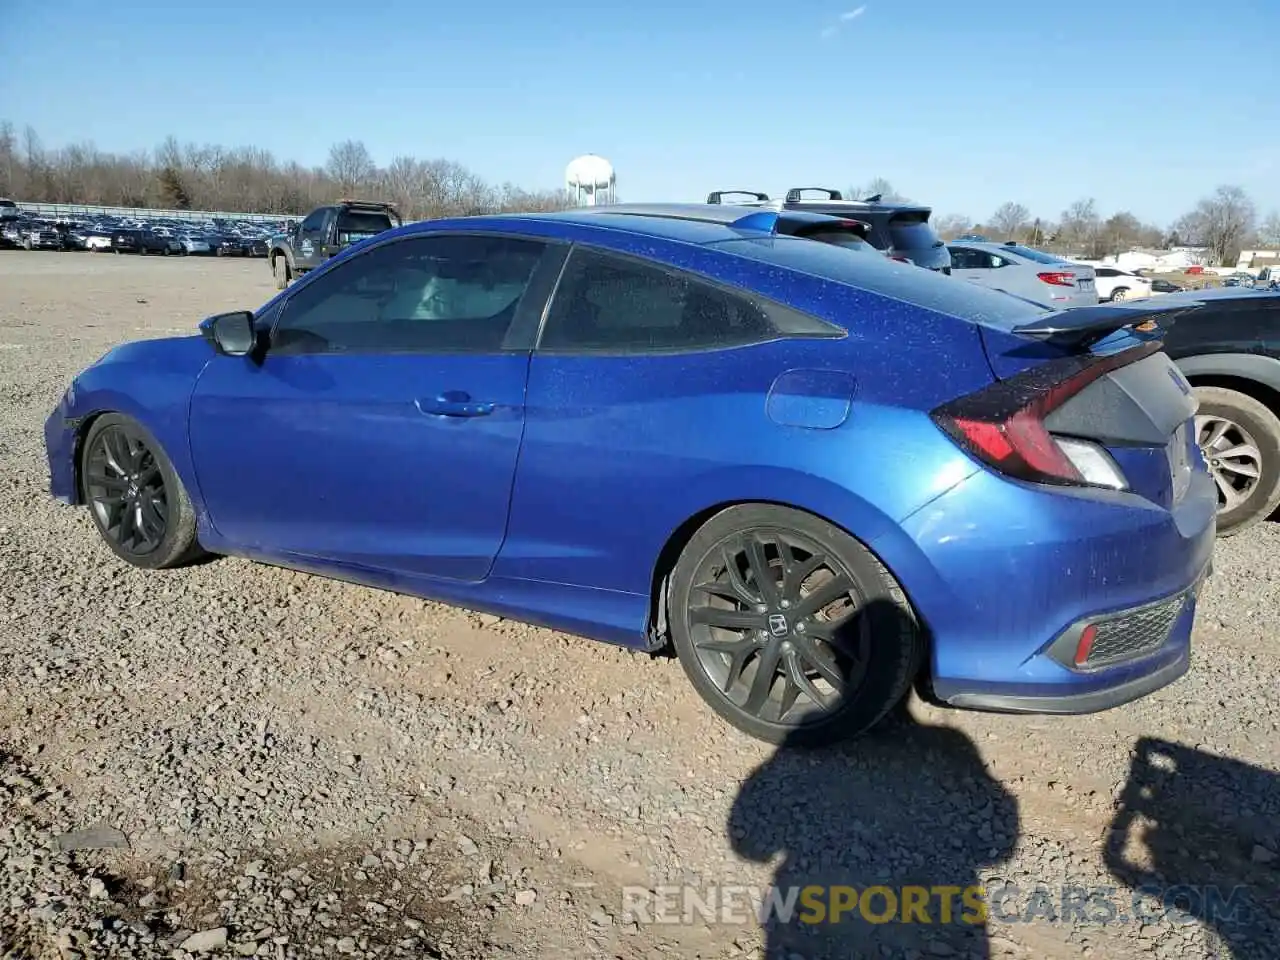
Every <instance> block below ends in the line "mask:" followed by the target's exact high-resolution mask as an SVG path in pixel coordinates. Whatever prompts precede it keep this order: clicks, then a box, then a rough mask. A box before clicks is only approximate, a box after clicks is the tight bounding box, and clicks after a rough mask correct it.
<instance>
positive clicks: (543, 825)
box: [0, 251, 1280, 960]
mask: <svg viewBox="0 0 1280 960" xmlns="http://www.w3.org/2000/svg"><path fill="white" fill-rule="evenodd" d="M270 293H271V289H270V280H269V276H268V272H267V269H266V267H265V265H264V264H263V263H261V262H260V261H250V262H238V261H235V262H226V261H222V260H196V259H194V258H193V259H184V260H176V261H175V260H172V259H169V260H140V259H138V258H125V257H106V256H97V255H90V254H52V253H50V254H44V253H30V254H28V253H22V252H14V251H3V252H0V494H3V496H0V957H10V956H12V957H28V956H29V957H84V958H97V957H122V958H135V957H136V958H142V957H166V958H168V957H180V958H186V957H234V956H262V957H277V958H280V957H298V958H304V957H315V956H325V957H328V956H353V957H367V956H370V957H371V956H388V957H390V956H406V957H433V956H438V957H455V958H473V957H474V958H481V957H502V956H510V957H529V958H532V957H544V956H546V957H584V958H586V957H623V958H628V960H630V958H636V960H639V958H649V957H654V956H689V957H693V956H697V957H703V958H719V957H751V956H761V955H765V953H766V951H767V955H768V956H769V957H776V958H790V957H795V956H799V957H807V958H810V960H816V958H824V957H833V958H837V957H838V958H845V957H858V956H873V957H874V956H886V957H889V956H892V957H931V956H938V957H948V956H949V957H960V956H977V957H986V956H1010V957H1026V958H1036V960H1046V958H1059V957H1061V958H1066V957H1080V956H1093V957H1098V958H1128V957H1139V956H1150V955H1153V954H1154V955H1155V956H1159V957H1168V958H1175V957H1176V958H1195V960H1200V958H1205V957H1210V956H1218V957H1235V958H1254V957H1275V956H1280V946H1277V945H1278V944H1280V902H1278V898H1277V889H1278V888H1280V883H1278V882H1277V880H1278V873H1280V866H1278V864H1277V859H1278V858H1277V853H1280V746H1278V743H1280V738H1278V737H1277V733H1278V728H1280V654H1278V653H1277V643H1278V642H1280V552H1278V551H1277V548H1278V547H1280V525H1276V524H1269V525H1264V526H1263V527H1262V528H1259V529H1256V530H1254V531H1250V532H1248V533H1246V534H1244V535H1241V536H1239V537H1235V538H1232V539H1230V540H1227V541H1223V542H1222V543H1221V545H1220V548H1219V551H1218V556H1217V560H1216V564H1217V571H1216V575H1215V577H1214V578H1213V580H1212V581H1211V583H1210V585H1209V586H1208V588H1207V590H1206V594H1205V597H1204V600H1203V603H1202V606H1201V613H1200V620H1199V626H1198V628H1197V635H1196V641H1197V645H1196V652H1195V662H1194V666H1193V670H1192V673H1191V674H1190V675H1189V676H1188V677H1186V678H1185V679H1183V680H1181V681H1179V682H1178V683H1177V684H1175V685H1174V686H1172V687H1170V688H1168V689H1167V690H1165V691H1163V692H1161V693H1159V694H1158V695H1156V696H1153V697H1150V698H1148V699H1146V700H1144V701H1141V702H1139V703H1137V704H1133V705H1131V706H1129V707H1125V708H1122V709H1120V710H1115V711H1111V712H1108V713H1104V714H1098V715H1095V716H1090V717H1081V718H1016V717H1000V716H991V715H976V714H961V713H952V712H946V711H940V710H936V709H933V708H931V707H928V706H926V705H924V704H921V703H918V702H912V703H911V704H909V707H908V710H907V711H905V712H904V714H903V716H901V717H899V718H898V719H897V720H896V721H895V722H894V723H893V724H892V725H890V726H889V727H887V728H886V729H884V730H883V731H881V732H880V733H879V734H878V735H877V736H875V737H873V738H871V739H869V740H866V741H863V742H860V743H857V744H854V745H850V746H847V747H845V748H843V749H840V750H835V751H829V752H826V753H822V754H798V755H797V754H792V753H789V752H783V753H779V754H774V753H773V751H771V750H769V749H768V748H766V747H764V746H763V745H761V744H758V743H754V742H752V741H749V740H746V739H744V738H742V737H740V736H738V735H736V734H734V733H733V732H731V731H730V730H728V729H726V728H725V727H724V726H723V725H722V724H721V723H719V722H718V721H717V720H715V719H714V718H713V717H712V716H710V714H709V713H708V711H707V710H705V709H704V708H703V707H702V706H701V704H700V703H699V701H698V700H697V698H696V697H695V695H694V694H693V693H692V692H691V691H690V690H689V689H688V688H687V686H686V683H685V680H684V678H683V675H682V674H681V672H680V670H679V669H678V667H677V666H676V665H675V664H674V663H673V662H671V661H668V660H665V659H661V658H648V657H642V656H636V655H633V654H630V653H627V652H625V651H621V650H617V649H613V648H610V647H607V646H604V645H600V644H593V643H591V642H589V641H585V640H579V639H575V638H570V637H565V636H561V635H557V634H553V633H550V632H548V631H544V630H540V629H536V628H532V627H527V626H523V625H520V624H516V623H512V622H509V621H503V620H498V619H496V618H493V617H479V616H477V615H475V614H470V613H468V612H466V611H461V610H454V609H449V608H445V607H441V606H438V605H434V604H429V603H424V602H421V601H418V600H415V599H412V598H407V597H400V596H396V595H393V594H388V593H381V592H377V591H373V590H367V589H364V588H359V587H354V586H350V585H346V584H341V583H337V582H333V581H326V580H322V579H319V578H315V577H310V576H306V575H303V574H299V573H294V572H291V571H286V570H279V569H274V568H269V567H264V566H259V565H254V564H250V563H247V562H244V561H239V560H232V559H222V560H216V561H213V562H210V563H205V564H201V565H198V566H195V567H192V568H189V569H186V570H182V571H174V572H169V573H160V574H144V573H142V572H140V571H135V570H132V569H129V568H127V567H125V566H123V565H122V564H120V563H119V562H117V561H116V560H115V559H114V558H113V557H112V555H111V554H110V553H109V552H108V551H107V550H106V549H105V547H103V546H101V545H100V544H99V543H98V542H97V541H96V538H95V535H94V534H93V532H92V528H91V524H90V521H89V518H88V517H87V516H86V515H85V514H84V513H83V512H82V511H76V510H71V509H69V508H66V507H62V506H59V505H57V504H55V503H53V502H52V501H50V500H49V498H48V497H47V494H46V476H45V466H44V462H43V445H42V444H43V440H42V433H41V425H42V423H43V420H44V418H45V416H46V415H47V413H48V411H49V409H50V408H51V407H52V405H53V404H54V403H55V401H56V399H57V397H58V395H59V393H60V392H61V391H62V389H63V388H64V387H65V386H66V383H67V382H68V380H69V378H70V377H71V376H72V375H73V374H74V373H75V372H76V371H78V370H79V369H80V368H82V367H83V366H85V365H86V364H87V363H89V362H91V361H92V360H94V359H96V358H97V357H98V356H100V355H101V354H102V353H103V352H104V351H105V349H106V348H107V347H109V346H110V345H112V344H114V343H117V342H119V341H121V340H124V339H132V338H136V337H144V336H163V335H167V334H169V333H171V332H175V331H183V332H185V331H188V330H190V329H191V328H192V326H193V324H194V323H195V322H196V321H197V320H198V319H199V318H200V317H201V316H203V315H205V314H207V313H212V312H216V311H218V310H222V309H233V308H237V307H246V306H247V307H252V306H256V305H257V304H259V303H261V302H263V301H264V300H265V299H266V298H267V297H268V296H269V295H270ZM773 881H776V882H778V883H780V884H785V885H791V884H795V885H799V886H803V885H810V884H824V885H835V886H842V887H843V886H851V887H855V888H858V889H862V888H865V887H867V886H871V885H876V884H883V885H888V886H895V885H902V884H913V883H922V884H925V885H939V884H954V885H957V886H963V885H965V884H967V883H984V884H986V885H987V886H988V888H989V890H990V891H991V893H992V895H994V894H995V893H996V892H998V891H1003V892H1004V893H1006V894H1007V895H1008V897H1007V900H1006V901H1005V902H1004V905H1003V906H1002V907H1001V908H999V909H995V908H993V913H995V914H997V916H995V917H993V919H992V920H991V922H990V923H989V924H987V925H986V928H985V929H982V928H972V927H967V926H964V925H956V924H952V925H947V924H937V923H935V924H930V925H910V926H903V925H897V924H886V925H870V924H867V923H866V922H863V921H861V920H857V919H854V920H850V921H849V922H845V923H842V924H839V925H836V926H834V927H833V926H831V925H826V926H825V927H822V928H819V929H817V930H811V929H799V928H793V927H791V926H787V925H774V924H765V925H764V926H763V928H762V926H761V924H759V923H756V922H750V921H749V920H748V919H747V918H744V917H742V916H740V915H739V914H738V912H737V911H730V912H729V913H722V914H716V913H715V912H714V911H713V912H712V914H710V915H708V914H706V913H703V912H700V911H699V910H693V911H692V914H691V916H690V918H689V922H687V923H668V922H662V920H663V918H662V917H661V916H657V915H655V913H654V912H653V911H652V910H650V911H649V912H648V913H646V911H645V910H644V909H632V910H630V911H629V910H627V909H624V906H625V904H624V902H623V898H622V891H623V888H624V887H635V888H646V887H647V888H650V889H653V888H657V887H662V886H664V885H673V884H694V885H697V886H698V889H699V891H700V892H702V893H703V894H704V896H705V895H706V891H707V888H708V885H713V884H719V885H721V888H723V887H724V885H732V886H740V887H753V888H759V887H762V886H763V885H766V884H768V883H770V882H773ZM1143 884H1155V885H1157V886H1160V887H1168V886H1171V885H1175V884H1191V885H1195V886H1196V887H1197V889H1203V888H1206V887H1208V886H1210V885H1213V886H1216V887H1217V889H1219V890H1220V891H1222V892H1223V893H1224V895H1225V894H1227V893H1229V892H1230V890H1231V889H1232V888H1234V887H1237V886H1239V887H1241V888H1242V889H1241V892H1240V893H1239V895H1238V897H1237V900H1236V901H1235V903H1236V905H1237V906H1241V907H1245V908H1247V910H1242V911H1241V912H1240V913H1238V914H1237V917H1236V922H1227V921H1226V920H1224V919H1222V918H1221V917H1219V918H1217V919H1213V918H1210V919H1208V920H1206V919H1204V918H1203V917H1202V918H1201V919H1199V920H1197V919H1195V918H1194V917H1187V916H1185V915H1184V914H1181V913H1179V912H1178V911H1176V910H1175V911H1163V910H1158V911H1154V912H1152V913H1150V914H1149V915H1147V916H1146V919H1145V920H1137V919H1133V918H1132V917H1128V913H1129V912H1131V911H1132V901H1133V894H1132V890H1133V889H1135V888H1137V887H1139V886H1141V885H1143ZM1074 885H1078V886H1083V887H1086V888H1088V889H1090V890H1094V891H1095V894H1096V888H1099V887H1108V886H1110V887H1116V888H1118V891H1117V893H1116V894H1115V895H1114V897H1112V899H1111V901H1110V902H1111V903H1112V904H1113V905H1119V907H1120V908H1122V909H1123V910H1124V911H1125V912H1126V917H1127V918H1126V919H1125V920H1124V921H1123V922H1121V921H1119V920H1115V921H1113V922H1110V923H1098V922H1090V920H1089V919H1088V918H1089V917H1092V918H1095V919H1096V918H1097V917H1098V916H1099V915H1100V913H1101V911H1102V909H1103V906H1102V904H1101V901H1100V900H1099V899H1098V897H1097V896H1095V900H1094V901H1093V902H1092V904H1091V906H1090V907H1089V908H1087V909H1086V910H1085V912H1084V916H1083V917H1082V916H1081V915H1080V914H1073V913H1072V912H1071V911H1070V910H1068V911H1065V912H1064V911H1063V910H1062V900H1063V887H1064V886H1074ZM1037 886H1041V887H1043V888H1044V892H1045V893H1046V894H1048V896H1041V897H1038V898H1037V897H1036V896H1034V892H1035V889H1036V888H1037ZM659 892H660V891H659ZM637 902H639V903H641V906H643V903H644V902H645V901H635V900H633V901H632V906H633V907H634V906H635V904H636V903H637ZM650 906H652V904H650ZM1068 906H1070V904H1068ZM676 912H677V913H678V912H679V911H676ZM1015 914H1016V915H1017V918H1018V919H1017V920H1016V921H1015V920H1013V919H1010V918H1011V917H1012V916H1013V915H1015ZM855 917H856V913H855ZM677 919H678V917H677Z"/></svg>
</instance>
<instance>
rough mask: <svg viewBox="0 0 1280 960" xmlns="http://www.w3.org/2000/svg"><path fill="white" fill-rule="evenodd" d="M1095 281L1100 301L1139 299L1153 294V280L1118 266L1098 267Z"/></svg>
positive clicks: (1095, 271)
mask: <svg viewBox="0 0 1280 960" xmlns="http://www.w3.org/2000/svg"><path fill="white" fill-rule="evenodd" d="M1094 275H1095V276H1094V283H1095V284H1096V285H1097V288H1098V300H1099V301H1108V300H1109V301H1111V302H1113V303H1114V302H1117V301H1120V300H1137V299H1139V298H1141V297H1149V296H1151V294H1152V290H1151V280H1150V279H1148V278H1147V277H1140V276H1138V275H1137V274H1136V273H1130V272H1129V271H1128V270H1121V269H1120V268H1118V267H1096V268H1095V269H1094Z"/></svg>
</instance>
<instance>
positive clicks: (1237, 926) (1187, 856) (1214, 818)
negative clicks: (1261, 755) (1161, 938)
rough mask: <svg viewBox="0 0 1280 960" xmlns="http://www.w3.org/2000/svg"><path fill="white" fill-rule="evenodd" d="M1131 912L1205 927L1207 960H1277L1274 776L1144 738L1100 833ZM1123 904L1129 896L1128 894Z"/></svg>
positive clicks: (1279, 790)
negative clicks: (1211, 959) (1268, 959)
mask: <svg viewBox="0 0 1280 960" xmlns="http://www.w3.org/2000/svg"><path fill="white" fill-rule="evenodd" d="M1105 859H1106V864H1107V869H1108V870H1110V871H1111V874H1112V876H1114V877H1115V878H1116V879H1117V880H1119V881H1120V882H1121V883H1123V884H1124V885H1125V886H1126V887H1128V888H1130V889H1131V890H1133V891H1136V892H1137V894H1138V896H1137V897H1136V898H1134V901H1135V902H1134V903H1133V904H1132V911H1131V912H1132V913H1134V914H1137V913H1138V911H1139V910H1141V911H1143V912H1144V913H1145V914H1146V915H1148V916H1152V917H1154V918H1156V919H1165V920H1169V921H1172V922H1174V923H1195V922H1199V923H1202V924H1204V925H1205V926H1206V927H1208V928H1209V931H1210V933H1211V937H1212V938H1213V939H1214V940H1216V941H1217V943H1215V944H1213V946H1212V952H1211V953H1210V954H1209V956H1212V957H1216V958H1228V957H1232V958H1235V960H1253V958H1263V957H1280V776H1277V775H1276V774H1275V773H1273V772H1271V771H1269V770H1264V769H1262V768H1260V767H1255V766H1252V765H1251V764H1247V763H1244V762H1242V761H1239V760H1231V759H1228V758H1224V757H1216V756H1213V755H1211V754H1208V753H1204V752H1203V751H1201V750H1196V749H1195V748H1193V747H1186V746H1183V745H1181V744H1177V743H1170V742H1168V741H1166V740H1159V739H1155V738H1151V737H1143V738H1142V739H1140V740H1139V741H1138V742H1137V744H1136V745H1135V747H1134V756H1133V763H1132V766H1131V767H1130V771H1129V780H1128V782H1127V783H1126V784H1125V788H1124V791H1123V793H1122V794H1121V797H1120V801H1119V805H1118V810H1117V813H1116V816H1115V818H1114V819H1113V820H1112V823H1111V827H1110V829H1109V831H1108V835H1107V843H1106V853H1105ZM1126 899H1127V898H1126Z"/></svg>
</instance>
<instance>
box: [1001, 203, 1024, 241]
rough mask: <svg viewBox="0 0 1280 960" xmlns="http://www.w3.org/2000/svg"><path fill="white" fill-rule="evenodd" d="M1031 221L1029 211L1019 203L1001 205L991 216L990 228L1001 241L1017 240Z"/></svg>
mask: <svg viewBox="0 0 1280 960" xmlns="http://www.w3.org/2000/svg"><path fill="white" fill-rule="evenodd" d="M1030 220H1031V211H1030V210H1028V209H1027V208H1026V206H1024V205H1023V204H1021V203H1012V202H1010V203H1002V204H1001V205H1000V207H999V208H998V209H997V210H996V212H995V213H993V214H992V215H991V227H992V229H993V230H995V232H996V233H997V234H998V235H999V239H1002V240H1019V239H1021V236H1020V235H1021V233H1022V230H1023V228H1024V227H1025V226H1026V225H1027V224H1028V223H1029V222H1030Z"/></svg>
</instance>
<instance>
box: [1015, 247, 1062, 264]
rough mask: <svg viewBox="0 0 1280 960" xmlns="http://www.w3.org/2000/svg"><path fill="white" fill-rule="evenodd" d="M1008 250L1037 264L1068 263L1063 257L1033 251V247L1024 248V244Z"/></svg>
mask: <svg viewBox="0 0 1280 960" xmlns="http://www.w3.org/2000/svg"><path fill="white" fill-rule="evenodd" d="M1006 249H1008V250H1009V252H1010V253H1016V254H1017V255H1018V256H1020V257H1025V258H1026V259H1027V260H1034V261H1035V262H1036V263H1066V262H1067V261H1065V260H1063V259H1062V258H1061V257H1055V256H1054V255H1053V254H1051V253H1045V252H1044V251H1043V250H1035V249H1032V248H1031V247H1024V246H1022V244H1014V245H1013V246H1012V247H1007V248H1006Z"/></svg>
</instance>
